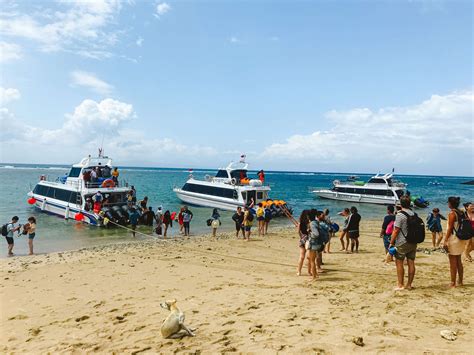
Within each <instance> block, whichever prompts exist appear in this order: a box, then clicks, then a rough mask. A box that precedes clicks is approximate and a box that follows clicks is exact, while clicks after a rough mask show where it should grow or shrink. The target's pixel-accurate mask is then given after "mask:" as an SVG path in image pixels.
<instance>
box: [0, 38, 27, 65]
mask: <svg viewBox="0 0 474 355" xmlns="http://www.w3.org/2000/svg"><path fill="white" fill-rule="evenodd" d="M22 52H23V51H22V49H21V47H20V46H19V45H17V44H15V43H8V42H4V41H0V63H7V62H11V61H14V60H18V59H21V57H22Z"/></svg>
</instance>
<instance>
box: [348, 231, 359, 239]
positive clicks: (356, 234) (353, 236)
mask: <svg viewBox="0 0 474 355" xmlns="http://www.w3.org/2000/svg"><path fill="white" fill-rule="evenodd" d="M347 233H348V234H349V238H351V239H357V238H359V231H349V232H347Z"/></svg>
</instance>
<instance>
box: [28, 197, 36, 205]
mask: <svg viewBox="0 0 474 355" xmlns="http://www.w3.org/2000/svg"><path fill="white" fill-rule="evenodd" d="M28 203H29V204H30V205H34V204H35V203H36V199H35V198H34V197H31V198H29V199H28Z"/></svg>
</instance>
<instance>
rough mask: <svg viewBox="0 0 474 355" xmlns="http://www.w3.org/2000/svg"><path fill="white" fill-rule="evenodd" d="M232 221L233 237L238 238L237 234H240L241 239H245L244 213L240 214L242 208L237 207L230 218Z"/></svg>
mask: <svg viewBox="0 0 474 355" xmlns="http://www.w3.org/2000/svg"><path fill="white" fill-rule="evenodd" d="M232 220H233V221H234V222H235V237H236V238H239V233H240V232H242V238H245V230H244V225H243V223H244V213H243V212H242V207H240V206H239V207H237V210H236V211H235V213H234V215H233V216H232Z"/></svg>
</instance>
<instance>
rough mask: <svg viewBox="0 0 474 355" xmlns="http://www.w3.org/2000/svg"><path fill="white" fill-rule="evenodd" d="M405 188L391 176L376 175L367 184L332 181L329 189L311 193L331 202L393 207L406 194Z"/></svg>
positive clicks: (403, 184) (404, 185)
mask: <svg viewBox="0 0 474 355" xmlns="http://www.w3.org/2000/svg"><path fill="white" fill-rule="evenodd" d="M406 186H407V185H406V184H405V183H403V182H400V181H396V180H394V179H393V174H384V175H380V174H377V175H375V176H373V177H371V178H370V179H369V181H367V182H363V181H339V180H334V181H333V186H332V188H331V189H326V190H325V189H323V190H314V191H313V192H314V193H315V194H316V195H317V196H319V197H321V198H328V199H332V200H339V201H349V202H361V203H374V204H380V205H394V204H395V203H396V202H397V201H398V200H399V199H400V197H401V196H403V195H404V194H405V193H406Z"/></svg>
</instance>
